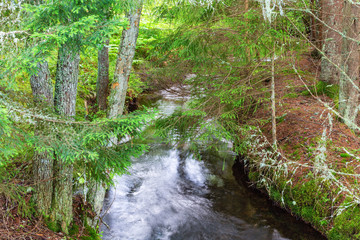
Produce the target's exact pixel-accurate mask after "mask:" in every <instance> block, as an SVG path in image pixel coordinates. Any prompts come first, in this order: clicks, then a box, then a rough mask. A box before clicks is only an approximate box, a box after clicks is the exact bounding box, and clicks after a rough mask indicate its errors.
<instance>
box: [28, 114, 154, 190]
mask: <svg viewBox="0 0 360 240" xmlns="http://www.w3.org/2000/svg"><path fill="white" fill-rule="evenodd" d="M151 117H153V114H152V113H150V112H135V113H133V114H130V115H128V116H126V117H123V118H118V119H111V120H109V119H98V120H96V121H94V122H92V123H90V122H83V123H71V122H64V123H62V122H61V121H60V122H57V123H56V124H53V123H49V124H50V126H48V128H52V129H53V131H52V132H51V134H50V135H46V136H41V135H40V136H34V137H33V138H32V141H33V143H34V150H35V151H38V152H40V153H41V152H54V154H55V155H56V156H57V158H58V159H61V160H62V161H63V162H65V163H67V164H74V163H75V174H76V172H78V173H80V174H83V173H86V176H87V177H88V178H91V179H93V180H95V181H99V182H100V181H102V182H105V183H107V184H111V183H112V176H114V175H115V174H122V173H124V172H126V169H127V167H128V166H129V164H130V158H131V157H136V156H139V155H141V154H142V153H143V152H144V151H146V150H147V145H146V144H133V140H134V139H137V138H141V132H142V130H141V128H142V127H143V126H144V125H145V123H146V122H147V121H148V120H149V119H151ZM51 126H52V127H51ZM126 138H129V140H128V141H127V140H126ZM114 141H120V142H121V143H120V144H116V142H114ZM80 176H81V175H80ZM79 179H81V178H79ZM80 181H81V180H80Z"/></svg>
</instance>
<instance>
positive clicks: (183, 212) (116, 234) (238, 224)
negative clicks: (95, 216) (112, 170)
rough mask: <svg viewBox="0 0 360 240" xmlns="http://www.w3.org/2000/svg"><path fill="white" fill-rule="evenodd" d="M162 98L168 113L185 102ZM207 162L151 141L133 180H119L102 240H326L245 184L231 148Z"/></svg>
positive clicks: (205, 156) (108, 202)
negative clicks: (238, 174)
mask: <svg viewBox="0 0 360 240" xmlns="http://www.w3.org/2000/svg"><path fill="white" fill-rule="evenodd" d="M161 95H163V96H162V98H161V99H160V100H157V101H153V104H155V105H157V106H158V108H159V110H160V112H162V113H163V114H166V115H170V114H171V113H173V112H174V110H175V109H176V108H177V107H179V106H181V104H182V101H181V99H179V98H178V97H174V96H173V95H172V94H167V93H166V92H162V93H161ZM201 159H202V160H201V161H199V160H197V159H196V158H195V157H194V156H193V154H192V153H191V152H190V151H189V149H188V146H187V145H182V146H170V145H167V144H164V143H162V142H158V141H157V140H156V139H153V141H150V150H149V152H147V153H146V154H144V155H143V156H141V157H139V158H137V159H133V162H132V166H131V167H130V168H129V173H130V174H128V175H122V176H118V177H116V179H115V182H116V184H115V186H114V187H112V188H111V189H110V190H109V191H108V192H107V195H106V199H105V203H104V208H103V214H105V215H104V217H103V221H104V222H105V223H106V224H107V226H106V225H104V224H102V225H101V229H100V230H101V231H102V232H103V234H102V235H103V237H102V239H104V240H157V239H159V240H160V239H161V240H165V239H172V240H192V239H194V240H195V239H199V240H203V239H204V240H205V239H209V240H212V239H229V240H232V239H243V240H280V239H293V240H297V239H299V240H300V239H306V240H320V239H324V238H323V237H322V236H321V235H320V234H319V233H317V232H316V231H314V230H313V229H312V228H311V227H309V226H308V225H306V224H304V223H303V222H301V221H298V220H296V219H295V218H294V217H292V216H291V215H290V214H288V213H286V212H284V211H283V210H281V209H279V208H277V207H275V206H274V205H273V204H272V203H271V202H270V201H269V200H267V199H266V198H265V197H264V196H261V195H259V194H257V193H255V192H253V191H251V190H249V189H248V188H247V187H246V186H245V185H242V184H239V182H238V181H237V179H239V176H237V174H234V173H236V172H237V171H233V165H234V153H233V152H231V148H229V144H228V143H226V142H223V143H219V147H218V150H217V151H214V150H211V151H210V150H204V151H202V153H201ZM234 175H235V176H234Z"/></svg>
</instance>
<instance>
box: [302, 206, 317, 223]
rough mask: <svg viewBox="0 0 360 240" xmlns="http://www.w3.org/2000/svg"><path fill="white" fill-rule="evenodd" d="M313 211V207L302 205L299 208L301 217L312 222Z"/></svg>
mask: <svg viewBox="0 0 360 240" xmlns="http://www.w3.org/2000/svg"><path fill="white" fill-rule="evenodd" d="M314 215H315V211H314V209H313V207H304V208H302V209H301V217H302V218H303V219H304V220H305V221H307V222H313V216H314Z"/></svg>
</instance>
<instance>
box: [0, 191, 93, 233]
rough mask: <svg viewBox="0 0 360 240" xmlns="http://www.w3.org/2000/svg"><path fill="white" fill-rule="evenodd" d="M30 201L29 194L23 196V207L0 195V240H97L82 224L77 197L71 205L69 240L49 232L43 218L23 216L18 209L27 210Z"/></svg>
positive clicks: (78, 198)
mask: <svg viewBox="0 0 360 240" xmlns="http://www.w3.org/2000/svg"><path fill="white" fill-rule="evenodd" d="M30 199H31V193H29V194H27V195H25V196H23V200H24V202H23V203H26V204H27V206H24V205H23V204H22V203H20V204H19V202H17V201H14V199H11V198H9V197H6V196H5V195H2V194H0V206H2V207H1V208H0V219H1V221H0V240H5V239H6V240H13V239H14V240H15V239H16V240H20V239H21V240H25V239H26V240H45V239H51V240H60V239H99V238H98V237H97V236H95V237H94V234H95V233H90V234H89V232H88V228H87V227H85V226H84V224H83V221H82V219H81V216H82V211H83V209H84V206H83V201H82V199H81V198H80V197H79V196H78V195H77V196H76V197H75V198H74V203H73V211H74V222H73V224H72V226H73V227H72V228H71V229H70V235H71V236H70V238H69V236H65V235H64V234H63V233H61V232H57V231H54V230H51V229H50V228H49V227H50V226H49V225H48V224H47V222H46V220H44V219H43V218H37V217H31V218H30V217H29V214H28V215H27V216H23V215H22V214H21V213H24V209H20V208H21V207H26V208H28V210H29V206H30V205H31V204H29V202H30ZM30 214H31V213H30ZM74 226H76V227H74ZM95 235H97V234H95Z"/></svg>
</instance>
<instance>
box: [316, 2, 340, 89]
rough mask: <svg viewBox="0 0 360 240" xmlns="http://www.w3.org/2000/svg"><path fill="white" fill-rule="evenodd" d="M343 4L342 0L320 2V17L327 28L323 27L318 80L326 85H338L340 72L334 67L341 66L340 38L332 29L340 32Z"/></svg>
mask: <svg viewBox="0 0 360 240" xmlns="http://www.w3.org/2000/svg"><path fill="white" fill-rule="evenodd" d="M343 3H344V1H342V0H324V1H323V2H322V17H323V21H324V23H325V24H326V25H327V26H326V25H325V26H323V29H324V31H323V37H324V44H323V53H324V54H325V56H323V57H322V58H321V72H320V80H321V81H324V82H326V83H328V84H339V77H340V71H339V69H338V68H337V67H336V66H338V67H339V66H340V65H341V44H342V38H341V36H340V34H338V33H337V32H336V31H334V29H335V30H338V31H341V22H342V14H341V9H342V8H343Z"/></svg>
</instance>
